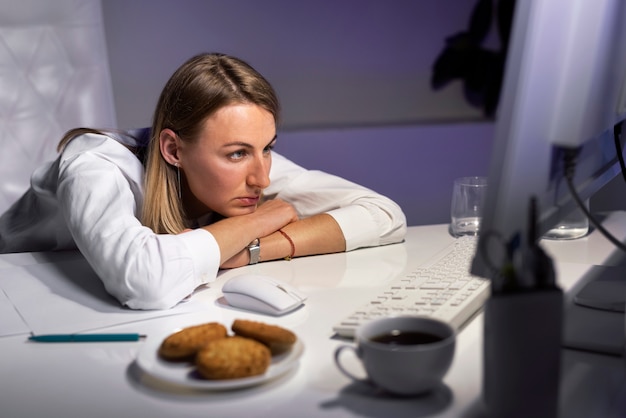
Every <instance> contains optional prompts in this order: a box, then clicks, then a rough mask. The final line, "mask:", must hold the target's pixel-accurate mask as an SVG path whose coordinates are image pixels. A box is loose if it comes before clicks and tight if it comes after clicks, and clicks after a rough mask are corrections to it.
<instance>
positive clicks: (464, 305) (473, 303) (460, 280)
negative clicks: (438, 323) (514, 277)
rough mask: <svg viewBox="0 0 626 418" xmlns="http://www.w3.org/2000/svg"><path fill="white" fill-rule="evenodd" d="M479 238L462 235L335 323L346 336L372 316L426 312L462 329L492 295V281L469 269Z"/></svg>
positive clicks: (339, 332) (337, 331)
mask: <svg viewBox="0 0 626 418" xmlns="http://www.w3.org/2000/svg"><path fill="white" fill-rule="evenodd" d="M476 243H477V239H476V238H475V237H469V236H465V237H460V238H457V239H456V240H455V241H454V242H453V243H452V244H450V245H449V246H448V247H446V248H445V249H444V250H443V251H441V252H439V253H438V254H437V255H436V256H435V257H433V258H432V259H431V260H429V261H428V262H427V263H425V264H424V265H422V266H420V267H419V268H417V269H415V270H414V271H412V272H411V273H409V274H406V275H405V276H401V277H399V278H397V279H394V280H393V281H392V282H391V283H390V284H389V285H388V287H387V288H386V289H385V290H384V291H383V292H381V293H380V294H378V295H377V296H376V297H375V298H374V299H372V300H370V301H369V302H368V303H367V304H365V305H364V306H362V307H361V308H359V309H357V310H355V311H354V312H353V313H352V314H350V315H349V316H347V317H346V318H344V319H343V320H341V321H340V322H338V323H337V324H335V326H334V327H333V330H334V331H335V332H336V333H337V334H339V335H340V336H343V337H349V338H352V337H354V333H355V330H356V328H358V327H359V325H361V324H363V323H364V322H367V321H369V320H371V319H375V318H380V317H386V316H397V315H424V316H430V317H434V318H437V319H441V320H443V321H445V322H447V323H448V324H450V325H452V326H453V327H455V328H456V329H460V328H461V327H462V326H463V325H464V324H465V323H466V322H467V321H468V320H469V319H471V318H472V317H473V316H474V314H476V313H477V312H478V311H479V310H480V309H481V308H482V306H483V304H484V302H485V301H486V300H487V298H488V297H489V292H490V287H489V280H487V279H483V278H481V277H477V276H472V275H471V274H470V273H469V269H470V266H471V263H472V259H473V257H474V251H475V249H476Z"/></svg>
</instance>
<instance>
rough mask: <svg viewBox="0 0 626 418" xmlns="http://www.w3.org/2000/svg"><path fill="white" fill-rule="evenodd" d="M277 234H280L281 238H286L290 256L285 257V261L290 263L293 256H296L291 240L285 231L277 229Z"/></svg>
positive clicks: (294, 246)
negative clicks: (289, 247)
mask: <svg viewBox="0 0 626 418" xmlns="http://www.w3.org/2000/svg"><path fill="white" fill-rule="evenodd" d="M278 232H280V233H281V234H282V236H283V237H285V238H287V241H289V245H291V255H288V256H287V257H285V260H287V261H291V259H292V258H293V256H294V255H296V245H295V244H294V243H293V240H292V239H291V237H290V236H289V235H287V233H286V232H285V231H283V230H282V229H279V230H278Z"/></svg>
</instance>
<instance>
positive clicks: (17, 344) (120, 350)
mask: <svg viewBox="0 0 626 418" xmlns="http://www.w3.org/2000/svg"><path fill="white" fill-rule="evenodd" d="M607 222H612V223H614V224H615V225H616V226H617V227H619V226H620V225H622V227H621V229H619V228H618V229H619V234H623V235H624V236H626V213H617V214H614V215H612V216H611V217H609V218H608V219H607ZM620 238H623V236H620ZM452 240H453V238H452V237H450V236H449V234H448V233H447V225H429V226H419V227H410V228H409V232H408V235H407V239H406V242H404V243H402V244H397V245H391V246H387V247H379V248H371V249H363V250H358V251H354V252H351V253H345V254H332V255H325V256H316V257H307V258H300V259H295V260H292V261H290V262H287V261H282V260H281V261H276V262H270V263H261V264H258V265H255V266H249V267H244V268H242V269H247V270H251V271H254V272H255V273H259V274H268V275H273V276H275V277H278V278H280V279H282V280H285V281H288V282H290V283H291V284H292V285H294V286H295V287H297V288H298V289H300V290H301V291H303V292H305V293H306V294H308V296H309V299H308V302H307V304H306V306H305V307H304V309H301V310H298V311H296V312H294V313H292V314H289V315H287V316H284V317H280V318H273V317H267V316H263V315H256V314H252V313H247V312H242V311H236V310H233V309H230V308H227V307H224V306H222V305H221V304H220V297H221V291H220V289H221V286H222V284H223V283H224V281H225V280H226V279H228V278H229V277H231V276H232V275H236V274H239V273H241V271H242V269H237V270H231V271H225V272H223V273H222V274H221V275H220V276H219V277H218V280H217V281H216V282H214V283H212V284H211V286H210V287H209V288H208V289H206V290H203V291H200V292H198V293H196V294H195V295H194V296H193V300H194V301H200V302H203V303H202V304H201V305H200V306H202V307H203V309H199V310H198V311H196V312H191V313H184V314H179V315H172V316H165V317H160V318H155V319H149V320H143V321H140V322H135V323H131V324H126V325H118V326H115V327H111V328H108V329H107V330H106V331H110V332H140V333H143V334H146V335H147V336H148V337H147V338H148V339H150V338H151V337H152V338H156V337H155V336H157V335H159V334H162V333H163V332H165V331H167V330H173V329H175V328H178V327H182V326H186V325H190V324H195V323H200V322H207V321H220V322H222V323H224V324H230V323H231V322H232V320H233V319H236V318H244V319H255V320H260V321H265V322H270V323H276V324H279V325H282V326H284V327H287V328H289V329H291V330H293V331H294V332H295V333H296V334H297V335H298V336H299V338H300V339H301V341H302V342H303V344H304V347H305V348H304V354H303V356H302V358H301V360H300V364H299V366H298V367H297V368H294V370H293V371H291V372H289V373H287V374H286V375H284V376H282V377H280V378H278V379H276V380H273V381H270V382H268V383H265V384H263V385H260V386H255V387H251V388H247V389H242V390H234V391H222V392H217V391H206V390H193V389H189V388H184V387H178V386H174V385H171V384H167V383H164V382H161V381H159V380H157V379H154V378H153V377H151V376H149V375H146V374H144V373H143V372H142V371H141V370H140V369H139V367H137V365H136V364H135V358H136V356H137V353H138V352H139V350H140V349H141V347H142V345H144V344H146V341H142V342H126V343H83V344H79V343H74V344H42V343H31V342H28V341H27V335H25V334H21V335H13V336H9V337H2V338H0V352H1V353H2V356H1V358H0V376H2V378H1V379H0V416H2V417H4V418H14V417H36V416H46V417H74V416H89V417H111V416H123V417H139V416H141V417H143V416H146V417H173V416H177V417H196V416H197V417H207V416H216V417H217V416H219V417H243V416H246V417H266V416H270V417H294V416H298V417H309V416H328V417H355V416H365V417H385V418H386V417H390V416H393V417H405V416H407V417H409V416H410V417H422V416H437V417H459V416H466V417H469V416H480V395H481V384H482V326H483V322H482V315H478V316H477V317H476V318H475V319H474V320H472V322H470V323H469V324H468V325H467V326H466V327H465V328H464V329H463V330H462V331H461V332H460V333H459V336H458V343H457V348H456V353H455V358H454V362H453V364H452V367H451V369H450V371H449V373H448V374H447V376H446V378H445V381H444V383H445V386H444V387H442V388H440V390H438V391H435V392H433V393H432V394H430V395H427V396H423V397H420V398H406V399H405V398H392V397H387V396H381V395H380V394H377V393H374V392H372V391H371V390H369V389H367V388H365V387H362V386H361V385H359V384H353V383H351V382H350V381H349V380H348V379H347V378H346V377H344V376H343V375H342V374H341V373H340V372H339V371H338V370H337V368H336V367H335V365H334V363H333V353H334V350H335V348H336V347H337V346H338V345H339V344H343V343H345V342H344V341H340V340H337V339H334V338H333V335H332V325H333V324H334V323H335V322H336V321H337V320H338V319H340V318H341V317H342V316H343V315H345V314H348V313H349V312H351V311H353V310H354V309H355V308H357V307H358V306H359V305H361V304H362V303H363V302H365V301H366V300H367V299H368V298H369V297H370V296H372V295H374V294H376V293H377V292H378V291H379V290H380V289H381V288H383V287H384V286H385V285H386V284H387V283H388V282H389V281H391V280H392V279H393V278H394V277H396V276H398V275H400V274H403V272H405V271H408V270H409V269H411V268H413V267H415V266H416V265H419V264H420V263H422V262H424V261H426V260H428V259H429V257H431V256H433V255H434V254H436V253H437V252H438V251H439V250H441V249H442V248H444V247H445V246H446V245H447V244H449V243H450V242H451V241H452ZM545 248H547V250H548V252H549V253H550V254H552V255H553V256H554V257H555V259H556V260H557V271H558V274H559V282H560V283H561V286H562V287H563V288H566V289H567V288H571V287H572V286H574V285H575V283H576V281H577V279H578V278H579V277H581V276H582V275H583V274H584V272H585V271H586V270H587V269H588V268H589V267H590V264H611V263H614V262H615V261H614V260H615V259H614V258H611V256H610V253H611V247H610V244H608V243H607V242H606V240H604V238H603V237H601V236H599V234H597V233H596V232H594V233H592V234H590V236H588V237H586V238H583V239H581V240H577V241H575V242H574V241H572V242H555V241H553V242H547V243H545ZM76 257H77V254H75V253H66V254H60V255H59V254H56V255H53V258H52V259H50V258H49V257H42V255H41V254H12V255H3V256H0V274H2V272H9V271H10V269H15V268H20V267H19V266H27V265H32V264H37V263H41V262H42V261H46V262H50V261H53V262H54V261H61V260H64V259H68V258H70V259H71V258H76ZM42 314H43V315H45V311H43V312H42ZM562 374H563V379H562V381H563V383H562V385H561V406H562V415H563V416H567V417H577V416H580V417H583V416H584V417H589V416H603V417H610V416H623V415H620V414H623V411H625V410H626V384H625V383H624V380H625V379H624V369H623V359H620V358H615V357H609V356H602V355H597V354H590V353H582V352H576V351H572V350H563V373H562Z"/></svg>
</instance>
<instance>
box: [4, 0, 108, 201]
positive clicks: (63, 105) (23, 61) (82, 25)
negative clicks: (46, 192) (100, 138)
mask: <svg viewBox="0 0 626 418" xmlns="http://www.w3.org/2000/svg"><path fill="white" fill-rule="evenodd" d="M0 121H1V129H0V213H3V212H4V211H5V210H6V209H8V208H9V206H10V205H11V204H12V203H13V202H15V201H16V200H17V199H18V198H19V197H20V196H21V195H22V194H23V193H24V192H25V191H26V190H27V189H28V186H29V181H30V175H31V173H32V172H33V170H34V169H35V168H37V167H39V166H40V165H42V164H43V163H44V162H46V161H49V160H53V159H54V158H56V155H57V152H56V145H57V143H58V142H59V140H60V139H61V137H62V136H63V134H64V133H65V132H66V131H68V130H69V129H71V128H75V127H78V126H89V127H99V128H107V127H109V128H114V127H116V117H115V110H114V104H113V91H112V86H111V77H110V73H109V63H108V56H107V49H106V41H105V36H104V22H103V16H102V7H101V3H100V0H54V1H49V0H20V1H18V2H16V1H14V0H0Z"/></svg>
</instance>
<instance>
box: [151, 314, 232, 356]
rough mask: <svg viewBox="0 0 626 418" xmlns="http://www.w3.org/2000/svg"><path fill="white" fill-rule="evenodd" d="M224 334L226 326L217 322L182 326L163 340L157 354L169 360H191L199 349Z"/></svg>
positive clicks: (222, 336) (225, 333) (223, 336)
mask: <svg viewBox="0 0 626 418" xmlns="http://www.w3.org/2000/svg"><path fill="white" fill-rule="evenodd" d="M226 335H227V330H226V327H224V325H222V324H220V323H217V322H208V323H206V324H201V325H194V326H190V327H187V328H183V329H182V330H180V331H177V332H175V333H173V334H170V335H169V336H168V337H166V338H165V339H164V340H163V342H162V343H161V346H160V347H159V355H160V356H161V357H162V358H164V359H166V360H169V361H187V360H193V359H194V356H195V355H196V353H197V352H198V350H199V349H201V348H202V347H204V346H205V345H206V344H208V343H209V342H211V341H213V340H217V339H221V338H226Z"/></svg>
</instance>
